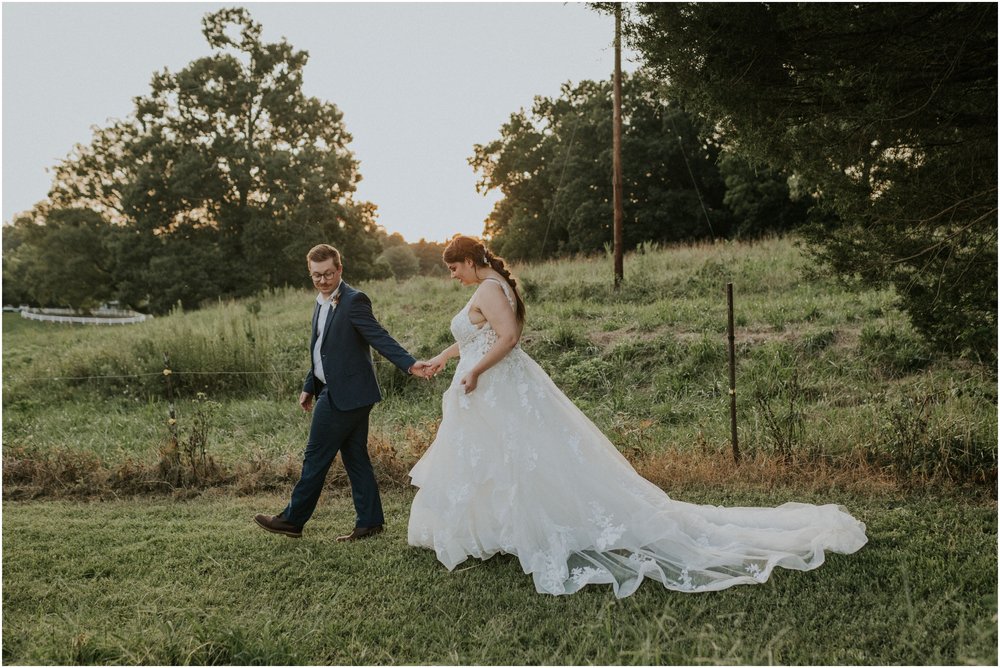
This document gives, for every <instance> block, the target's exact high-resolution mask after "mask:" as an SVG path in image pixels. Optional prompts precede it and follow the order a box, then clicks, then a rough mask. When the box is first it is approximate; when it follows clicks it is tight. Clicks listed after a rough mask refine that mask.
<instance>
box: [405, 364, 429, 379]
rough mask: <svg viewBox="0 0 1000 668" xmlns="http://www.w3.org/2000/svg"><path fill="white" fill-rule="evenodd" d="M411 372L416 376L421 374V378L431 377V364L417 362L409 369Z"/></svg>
mask: <svg viewBox="0 0 1000 668" xmlns="http://www.w3.org/2000/svg"><path fill="white" fill-rule="evenodd" d="M409 371H410V374H412V375H414V376H420V377H421V378H430V377H431V366H430V365H429V364H428V363H427V362H423V361H420V362H417V363H416V364H414V365H413V366H411V367H410V369H409Z"/></svg>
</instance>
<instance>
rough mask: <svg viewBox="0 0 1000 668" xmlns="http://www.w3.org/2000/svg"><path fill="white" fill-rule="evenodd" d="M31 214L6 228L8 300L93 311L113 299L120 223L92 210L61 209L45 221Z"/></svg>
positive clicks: (5, 299) (6, 300) (48, 216)
mask: <svg viewBox="0 0 1000 668" xmlns="http://www.w3.org/2000/svg"><path fill="white" fill-rule="evenodd" d="M32 213H35V214H36V215H37V211H36V212H31V213H29V214H28V215H23V216H21V217H19V218H18V219H17V220H15V222H14V224H13V225H11V226H9V228H8V227H5V228H4V261H3V264H4V302H5V303H10V302H16V303H34V304H41V305H47V306H69V307H71V308H76V309H78V310H81V311H88V310H90V309H92V308H94V307H96V306H99V305H100V304H101V303H102V302H104V301H107V300H110V299H112V298H113V297H114V284H113V280H112V276H113V275H114V270H115V258H114V246H115V244H116V243H117V242H116V239H115V236H116V233H117V230H116V228H114V227H113V226H111V225H109V224H108V223H107V222H106V221H105V220H104V219H103V218H101V216H100V215H98V214H97V213H95V212H94V211H91V210H89V209H57V210H55V211H53V212H51V213H49V214H48V215H47V224H46V225H38V224H36V223H35V222H34V217H33V215H32ZM8 243H9V244H10V245H8Z"/></svg>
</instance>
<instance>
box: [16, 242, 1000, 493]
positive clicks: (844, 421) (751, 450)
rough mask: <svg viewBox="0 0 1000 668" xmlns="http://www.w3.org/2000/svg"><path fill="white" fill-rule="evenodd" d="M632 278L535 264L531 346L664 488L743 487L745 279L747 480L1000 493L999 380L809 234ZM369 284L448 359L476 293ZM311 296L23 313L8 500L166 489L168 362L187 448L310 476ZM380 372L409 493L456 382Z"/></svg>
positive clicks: (400, 473)
mask: <svg viewBox="0 0 1000 668" xmlns="http://www.w3.org/2000/svg"><path fill="white" fill-rule="evenodd" d="M625 267H626V279H625V284H624V287H623V289H622V290H621V291H620V292H618V293H616V292H615V291H614V290H613V289H612V286H611V276H612V271H611V262H610V259H609V258H606V257H598V258H579V259H573V260H562V261H555V262H549V263H544V264H539V265H533V266H525V267H519V268H515V275H516V276H517V277H518V278H519V280H520V285H521V287H522V290H523V293H524V295H525V298H526V302H527V305H528V322H527V326H526V329H525V333H524V337H523V340H522V346H523V347H524V348H525V350H527V351H528V352H529V353H530V354H531V355H532V356H533V357H535V359H536V360H538V362H539V363H540V364H541V365H542V366H543V367H544V368H545V369H546V371H547V372H548V373H549V374H550V375H551V376H552V378H553V379H554V380H555V382H556V383H557V384H558V385H559V386H560V387H561V388H562V389H563V390H564V391H565V392H566V394H567V395H568V396H569V397H570V398H571V399H572V400H573V401H574V402H575V403H576V404H577V405H578V406H579V407H580V408H581V409H582V410H583V411H584V412H585V413H586V414H587V415H588V416H590V417H591V419H593V420H594V422H595V423H596V424H598V425H599V426H600V427H601V429H602V430H604V432H605V433H606V434H607V435H608V436H609V438H611V440H612V441H613V442H614V443H615V445H616V446H617V447H619V449H621V450H622V451H623V452H625V454H626V456H628V457H630V459H632V460H633V461H634V462H635V463H636V464H637V466H639V467H640V468H641V469H642V470H643V471H644V473H647V475H648V476H649V477H651V478H653V479H654V480H656V479H657V478H658V477H660V478H661V479H662V478H669V479H670V480H676V479H677V478H678V476H680V477H681V478H684V476H685V475H687V476H694V478H696V479H698V480H703V481H704V480H707V481H709V482H710V481H711V480H712V478H713V476H719V475H725V476H727V477H728V476H732V475H735V473H734V471H733V470H732V467H731V465H730V464H729V459H730V458H729V457H728V454H727V453H728V447H729V445H728V444H729V414H728V406H729V401H728V391H727V390H728V376H727V358H726V334H725V330H726V300H725V284H726V282H727V281H732V282H733V283H734V290H735V295H736V297H735V313H736V327H737V335H736V342H737V358H738V367H737V387H738V392H737V397H738V408H739V434H740V442H741V446H742V450H743V451H744V453H745V454H747V455H748V459H749V460H750V462H751V463H750V464H746V465H745V466H750V467H751V469H752V466H754V464H753V462H756V464H755V465H756V466H757V469H755V472H754V473H753V475H750V474H748V473H747V474H745V475H748V476H749V478H748V484H752V482H753V480H754V479H756V478H755V476H756V477H757V478H759V477H760V476H762V475H766V476H772V477H773V476H774V475H777V476H778V477H779V478H781V479H790V480H792V481H793V482H794V479H795V478H796V476H797V475H800V474H801V475H803V476H806V477H809V476H810V475H811V476H812V478H810V479H815V478H816V474H815V471H816V470H817V469H818V468H821V469H822V470H823V471H824V473H823V474H822V476H821V477H825V478H824V479H829V477H830V476H831V475H834V473H835V472H840V473H838V474H837V475H836V476H834V477H837V478H838V479H841V478H839V477H838V476H840V475H841V474H842V475H843V476H845V477H844V478H843V480H851V479H857V478H858V476H861V477H862V478H863V477H865V476H868V478H870V479H878V480H883V481H884V480H893V481H897V482H898V481H906V480H909V481H917V480H919V481H926V480H937V481H941V482H947V483H952V482H956V481H957V482H961V483H967V482H972V483H975V482H980V483H981V482H990V481H995V476H996V456H997V448H996V446H997V414H996V406H997V395H996V384H995V379H994V378H992V377H991V370H989V369H985V368H983V367H981V366H979V365H976V364H973V363H969V362H965V361H949V360H945V359H940V358H937V357H935V356H933V355H931V354H930V353H929V352H928V350H927V349H926V348H925V347H924V346H923V345H922V343H921V342H920V340H919V338H918V337H917V336H916V335H915V334H914V332H913V331H912V329H911V328H910V327H909V325H908V324H907V322H906V320H905V318H904V317H903V316H902V314H901V313H900V312H899V311H898V310H897V309H896V308H895V306H894V302H895V298H894V295H893V294H892V293H891V292H887V291H883V292H872V291H866V292H852V291H849V290H847V289H845V288H842V287H839V286H837V285H835V284H834V283H832V282H830V281H828V280H824V279H819V278H815V277H810V275H809V272H808V267H809V263H808V260H807V259H806V258H805V257H804V255H803V253H802V251H801V250H800V249H799V248H798V247H797V245H796V243H795V241H794V240H789V239H774V240H768V241H763V242H759V243H754V244H740V243H731V242H727V243H718V244H705V245H697V246H685V247H676V248H668V249H656V248H643V249H640V251H639V252H637V253H634V254H631V255H630V256H628V257H627V258H626V263H625ZM346 280H348V281H350V278H349V264H348V276H347V277H346ZM359 287H361V288H362V289H363V290H365V291H366V292H367V293H368V294H369V295H370V296H371V297H372V301H373V303H374V305H375V312H376V315H377V316H378V317H379V318H380V319H381V320H382V322H383V323H384V324H385V325H386V327H387V328H388V329H389V331H390V332H392V333H394V334H395V335H396V336H397V338H398V339H399V340H400V341H401V342H402V343H403V344H404V345H405V346H407V347H408V348H409V349H410V350H411V351H412V352H413V353H414V354H415V355H416V356H417V357H428V356H430V355H433V354H435V353H436V352H438V351H439V350H440V349H442V348H444V347H445V346H447V345H449V344H450V342H451V335H450V333H449V329H448V325H449V321H450V319H451V317H452V315H453V314H454V313H455V312H457V311H458V310H459V309H460V308H461V306H462V305H463V304H464V303H465V300H467V299H468V297H469V295H470V292H469V291H468V290H467V289H463V288H462V287H461V286H459V285H458V284H457V283H455V282H449V281H448V280H447V279H433V278H414V279H411V280H409V281H407V282H404V283H395V282H393V281H381V282H374V283H366V284H362V285H360V286H359ZM311 299H312V295H311V294H310V293H309V292H307V291H306V290H305V289H302V290H293V289H286V290H282V291H276V292H272V293H270V294H268V295H263V296H261V297H259V298H257V299H253V300H246V301H243V302H226V303H218V304H214V305H208V306H206V307H205V308H203V309H201V310H199V311H197V312H189V313H181V312H175V313H173V314H171V315H170V316H168V317H164V318H158V319H156V320H155V321H153V322H150V323H145V324H142V325H136V326H130V327H120V328H113V329H111V328H97V329H94V328H86V327H80V326H69V327H67V326H60V325H51V324H45V323H34V322H26V321H22V320H20V319H19V318H17V316H16V315H14V314H4V321H3V324H4V329H3V344H4V347H3V364H4V388H3V391H4V395H3V403H4V412H3V426H4V458H5V469H4V481H5V491H9V490H10V489H17V488H19V487H20V488H22V489H25V490H33V491H32V492H31V493H47V492H46V490H48V491H53V490H55V489H58V488H59V486H58V485H56V484H54V483H52V482H51V481H52V480H55V479H61V477H64V476H67V475H70V474H72V473H73V471H72V470H71V471H68V472H67V471H62V470H53V468H52V467H53V466H54V465H55V466H56V467H57V468H58V467H63V468H65V467H66V466H67V465H66V461H67V455H69V458H70V459H72V458H74V457H75V458H76V460H75V461H77V464H76V466H77V467H79V468H80V469H81V470H83V471H90V472H91V473H89V474H87V475H86V476H83V478H86V479H89V480H91V482H90V483H83V484H81V491H85V490H86V489H87V488H88V485H89V486H91V487H93V486H96V487H97V488H102V486H105V487H106V486H107V485H112V484H113V483H109V482H108V479H109V476H111V478H114V475H112V474H113V473H114V471H115V470H116V469H118V470H119V474H117V475H118V477H119V478H122V477H123V476H124V478H128V477H129V475H132V473H135V472H136V471H143V472H144V473H143V474H142V476H140V477H142V479H143V480H145V481H146V483H149V481H150V480H151V479H153V478H155V477H156V476H155V471H153V470H152V467H153V466H154V465H156V464H160V465H161V466H160V470H161V471H162V470H163V467H162V465H163V462H164V454H163V452H162V449H163V448H164V445H165V443H167V441H168V439H169V436H170V433H171V432H170V427H168V424H167V419H168V407H169V402H168V388H167V383H166V377H165V376H164V375H163V369H164V357H163V355H164V353H166V354H167V355H168V356H169V365H170V368H171V371H172V373H171V375H170V388H169V392H170V396H171V397H172V398H173V399H174V402H173V403H174V405H175V410H176V413H175V415H176V420H177V422H176V428H177V430H178V431H177V436H178V438H179V441H180V444H181V446H185V445H186V446H187V447H188V448H189V449H191V450H192V451H197V452H198V453H199V454H200V453H202V452H204V456H205V459H206V462H207V461H208V459H209V458H211V460H212V462H213V463H214V467H215V468H214V469H213V471H214V474H213V475H215V477H216V478H217V479H218V480H220V481H226V484H235V483H234V480H235V479H239V480H240V481H241V482H240V484H241V485H243V486H249V487H248V488H252V487H253V486H254V485H256V484H262V483H261V480H263V479H268V480H270V479H271V478H269V476H270V475H271V474H274V475H276V476H277V477H278V478H279V479H281V478H284V477H286V476H287V475H292V473H291V471H293V470H294V468H295V466H296V465H297V459H298V457H299V455H300V453H301V449H302V445H303V441H304V437H305V433H306V430H307V418H306V417H305V416H304V415H303V414H302V413H301V411H300V410H299V409H298V407H297V405H296V403H295V397H296V395H297V392H298V387H299V384H300V382H301V378H302V375H303V373H304V371H305V365H306V364H307V363H308V358H307V353H306V350H305V349H306V345H305V341H306V337H307V336H308V326H309V325H308V319H309V313H310V309H311ZM377 364H378V371H379V378H380V381H381V383H382V386H383V389H384V392H385V394H386V400H385V401H384V402H383V403H382V404H381V406H380V407H378V408H377V409H376V410H375V411H374V412H373V414H372V424H373V444H372V447H373V450H374V451H375V456H376V458H377V459H378V460H379V461H380V466H381V467H382V473H383V476H388V477H389V478H392V479H395V480H397V481H398V482H400V483H401V484H405V482H406V476H405V471H406V470H408V466H409V465H410V464H412V462H413V461H415V459H416V457H417V456H418V455H419V453H420V452H422V451H423V449H424V448H426V446H427V444H428V443H429V442H430V440H431V439H432V437H433V433H434V428H435V426H436V422H437V420H438V418H439V416H440V401H439V398H440V393H441V392H442V391H443V390H444V389H445V388H446V387H447V384H448V383H449V382H450V374H442V376H441V377H439V378H437V379H435V380H433V381H427V382H425V381H419V380H417V379H411V378H408V377H405V376H403V375H402V374H400V373H398V372H397V371H396V370H395V369H394V368H392V367H391V366H390V365H388V364H387V363H386V362H384V361H382V360H379V361H378V363H377ZM123 466H124V467H126V468H127V469H128V471H126V473H120V469H121V468H122V467H123ZM240 467H244V468H245V469H247V470H243V469H240ZM237 469H239V470H237ZM752 470H754V469H752ZM806 470H808V471H812V473H810V474H808V475H807V474H806V473H803V471H806ZM98 471H100V472H102V473H101V475H98V473H97V472H98ZM248 471H250V472H253V471H256V472H257V473H256V474H255V475H257V478H254V479H252V480H251V479H249V478H248V476H249V475H250V473H248ZM261 471H266V472H267V473H268V475H267V476H265V475H263V474H262V473H261ZM765 471H770V472H771V473H766V474H765V473H764V472H765ZM779 471H780V474H779V473H778V472H779ZM130 472H131V473H130ZM208 472H209V471H208V470H207V469H206V471H204V472H203V475H201V476H200V478H199V480H200V482H201V483H204V482H205V481H206V480H207V479H209V478H212V477H213V476H212V475H208ZM796 472H798V473H796ZM174 473H175V474H176V475H178V476H180V474H181V472H178V471H175V472H174ZM88 476H89V478H88ZM102 476H103V477H102ZM234 476H235V478H234ZM78 477H79V476H78ZM182 477H183V476H181V477H178V478H177V480H178V481H180V480H181V478H182ZM251 477H252V476H251ZM50 479H51V480H50ZM46 480H49V482H46ZM695 482H697V480H695ZM275 484H277V483H275ZM865 484H868V483H865ZM66 486H67V485H66V484H64V485H63V488H65V487H66ZM69 487H71V488H72V485H69ZM155 487H156V485H155V484H146V485H145V488H150V489H152V488H155Z"/></svg>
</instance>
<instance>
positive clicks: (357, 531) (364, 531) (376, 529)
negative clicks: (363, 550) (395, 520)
mask: <svg viewBox="0 0 1000 668" xmlns="http://www.w3.org/2000/svg"><path fill="white" fill-rule="evenodd" d="M378 533H382V525H381V524H379V525H378V526H373V527H355V528H354V531H352V532H351V533H349V534H347V535H346V536H338V537H337V542H338V543H344V542H346V541H349V540H361V539H362V538H368V537H370V536H374V535H375V534H378Z"/></svg>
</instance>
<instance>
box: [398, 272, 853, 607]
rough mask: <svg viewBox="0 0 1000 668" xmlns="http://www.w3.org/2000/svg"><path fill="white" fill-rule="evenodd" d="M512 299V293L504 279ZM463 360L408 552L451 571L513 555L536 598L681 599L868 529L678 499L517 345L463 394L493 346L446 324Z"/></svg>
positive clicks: (815, 557)
mask: <svg viewBox="0 0 1000 668" xmlns="http://www.w3.org/2000/svg"><path fill="white" fill-rule="evenodd" d="M501 287H503V289H504V292H506V293H507V297H508V300H511V301H512V297H511V293H510V289H509V286H507V285H505V284H501ZM451 331H452V333H453V334H454V336H455V339H456V340H457V341H458V344H459V349H460V352H461V357H460V361H459V364H458V367H457V369H456V370H455V375H454V379H453V381H452V384H451V387H449V388H448V390H447V391H446V392H445V393H444V397H443V416H442V420H441V426H440V428H439V430H438V433H437V437H436V438H435V439H434V442H433V443H432V444H431V446H430V448H429V449H428V450H427V452H426V454H425V455H424V456H423V458H422V459H421V460H420V461H419V462H418V463H417V464H416V465H415V466H414V467H413V469H412V470H411V471H410V476H411V478H412V481H413V484H414V485H415V486H417V487H418V488H419V490H418V491H417V494H416V497H415V498H414V500H413V506H412V508H411V509H410V522H409V531H408V539H409V543H410V545H415V546H418V547H426V548H430V549H432V550H434V552H435V553H436V554H437V558H438V559H439V560H440V561H441V563H443V564H444V565H445V566H446V567H447V568H448V569H449V570H450V569H453V568H455V566H457V565H458V564H460V563H461V562H463V561H465V559H466V558H467V557H469V556H472V557H477V558H479V559H487V558H489V557H491V556H492V555H494V554H496V553H497V552H503V553H506V554H512V555H517V558H518V559H519V561H520V563H521V566H522V568H523V569H524V572H525V573H530V574H531V575H532V577H533V578H534V581H535V588H536V589H537V590H538V591H539V592H542V593H548V594H569V593H572V592H575V591H577V590H578V589H580V588H581V587H583V586H584V585H587V584H591V583H603V584H611V585H612V587H613V588H614V592H615V595H616V596H618V597H619V598H622V597H625V596H628V595H630V594H631V593H633V592H634V591H635V590H636V588H637V587H638V586H639V584H640V583H641V582H642V580H643V578H646V577H649V578H652V579H654V580H658V581H659V582H661V583H663V585H664V586H665V587H667V588H668V589H674V590H678V591H686V592H701V591H713V590H719V589H724V588H726V587H731V586H733V585H737V584H753V583H758V582H764V581H765V580H767V578H768V576H770V574H771V570H772V569H773V568H774V567H775V566H781V567H784V568H792V569H796V570H809V569H812V568H816V567H818V566H819V565H821V564H822V563H823V559H824V551H825V550H831V551H833V552H841V553H851V552H855V551H856V550H858V549H860V548H861V546H863V545H864V544H865V543H866V542H867V538H866V536H865V525H864V524H862V523H861V522H859V521H858V520H856V519H854V518H853V517H851V515H849V514H848V513H847V512H846V510H845V509H844V508H843V507H841V506H837V505H823V506H814V505H808V504H802V503H786V504H784V505H782V506H778V507H777V508H722V507H717V506H702V505H695V504H691V503H685V502H682V501H675V500H673V499H671V498H670V497H669V496H667V494H666V493H665V492H664V491H663V490H661V489H660V488H659V487H657V486H655V485H654V484H652V483H651V482H649V481H647V480H646V479H645V478H643V477H641V476H640V475H639V474H638V473H636V472H635V470H634V469H633V468H632V466H631V465H630V464H629V463H628V461H626V459H625V458H624V457H623V456H622V455H621V454H620V453H619V452H618V450H617V449H616V448H615V447H614V445H613V444H612V443H611V442H610V441H609V440H608V439H607V438H606V437H605V436H604V435H603V434H602V433H601V432H600V430H598V429H597V427H596V426H595V425H594V424H593V423H592V422H591V421H590V420H588V419H587V417H586V416H585V415H584V414H583V413H582V412H581V411H580V410H579V409H578V408H577V407H576V406H575V405H573V403H572V402H571V401H570V400H569V399H568V398H566V396H565V395H564V394H563V393H562V392H561V391H560V390H559V388H557V387H556V386H555V384H554V383H553V382H552V380H551V379H550V378H549V376H548V375H547V374H546V373H545V371H543V370H542V368H541V367H539V366H538V364H537V363H535V361H534V360H532V359H531V358H530V357H529V356H528V355H527V354H526V353H525V352H524V351H522V350H521V348H520V346H517V347H515V348H514V349H513V350H512V351H511V352H510V353H509V354H508V355H507V356H506V357H504V358H503V360H501V361H500V362H499V363H497V364H496V365H495V366H493V367H492V368H491V369H489V370H488V371H486V372H485V373H483V374H482V375H481V376H480V377H479V381H478V386H477V388H476V389H475V390H474V391H473V392H471V393H469V394H465V393H464V390H463V388H462V386H461V385H460V384H459V381H460V379H461V378H462V377H463V376H464V375H465V373H466V372H467V371H468V370H469V369H471V368H472V367H473V365H475V364H476V362H477V361H479V359H481V358H482V356H483V355H484V354H485V353H486V351H488V350H489V349H490V347H491V346H492V345H493V343H494V342H495V341H496V333H495V332H494V331H493V330H492V329H491V328H490V326H489V325H488V324H487V325H485V326H483V327H482V328H477V327H476V326H474V325H473V324H472V323H471V322H470V320H469V305H468V304H466V306H465V307H464V308H463V309H462V310H461V311H459V312H458V314H457V315H456V316H455V317H454V319H452V322H451Z"/></svg>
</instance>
